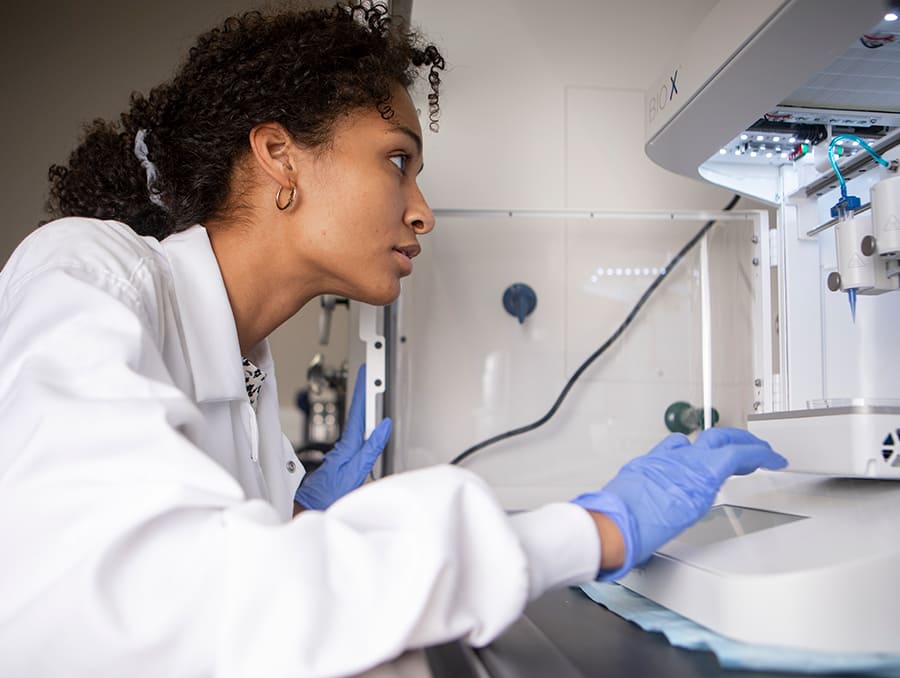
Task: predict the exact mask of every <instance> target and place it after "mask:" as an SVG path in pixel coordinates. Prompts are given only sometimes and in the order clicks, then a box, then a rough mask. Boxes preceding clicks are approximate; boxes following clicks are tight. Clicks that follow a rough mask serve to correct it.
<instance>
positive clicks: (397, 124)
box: [333, 85, 422, 150]
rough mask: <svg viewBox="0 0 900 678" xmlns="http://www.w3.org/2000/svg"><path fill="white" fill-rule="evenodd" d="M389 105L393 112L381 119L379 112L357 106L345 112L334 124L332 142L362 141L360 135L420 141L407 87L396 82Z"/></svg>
mask: <svg viewBox="0 0 900 678" xmlns="http://www.w3.org/2000/svg"><path fill="white" fill-rule="evenodd" d="M388 105H389V106H390V110H391V112H392V115H391V116H390V117H389V118H384V117H383V116H382V115H381V112H380V111H377V110H374V109H359V110H356V111H353V112H351V113H348V114H347V115H346V116H345V117H344V118H343V119H342V120H340V121H339V122H338V123H337V125H336V126H335V128H334V136H333V143H334V144H336V145H342V143H346V142H352V141H354V140H357V141H362V139H361V138H360V137H367V138H369V139H370V140H378V139H379V138H385V139H388V138H391V137H394V136H396V135H398V134H402V135H404V136H410V137H416V138H417V139H419V140H421V138H422V127H421V125H420V124H419V116H418V113H417V111H416V108H415V106H414V105H413V102H412V99H411V97H410V96H409V93H408V92H407V91H406V89H405V88H403V87H400V86H399V85H398V86H397V87H396V88H394V91H393V94H392V96H391V99H390V100H389V101H388ZM417 145H418V143H417ZM420 150H421V149H420Z"/></svg>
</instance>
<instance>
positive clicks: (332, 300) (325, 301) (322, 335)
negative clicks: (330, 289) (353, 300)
mask: <svg viewBox="0 0 900 678" xmlns="http://www.w3.org/2000/svg"><path fill="white" fill-rule="evenodd" d="M319 306H320V308H321V310H320V311H319V344H320V345H321V346H325V345H326V344H327V343H328V340H329V339H330V338H331V315H332V313H334V309H335V308H336V307H337V306H344V307H345V308H350V300H349V299H344V298H343V297H337V296H335V295H333V294H323V295H322V296H321V297H319Z"/></svg>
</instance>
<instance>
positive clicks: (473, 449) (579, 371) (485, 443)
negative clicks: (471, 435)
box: [450, 194, 741, 464]
mask: <svg viewBox="0 0 900 678" xmlns="http://www.w3.org/2000/svg"><path fill="white" fill-rule="evenodd" d="M740 197H741V196H739V195H737V194H735V196H734V197H733V198H732V199H731V201H730V202H729V203H728V204H727V205H726V206H725V207H724V208H722V211H723V212H727V211H730V210H731V209H732V208H733V207H734V206H735V205H736V204H737V201H738V200H740ZM715 223H716V222H715V219H713V220H711V221H707V222H706V223H705V224H704V225H703V228H701V229H700V230H699V231H697V233H696V235H694V237H693V238H691V239H690V240H688V242H687V244H685V246H684V247H682V248H681V250H680V251H679V252H678V254H676V255H675V256H674V257H672V259H671V261H669V263H668V264H666V266H665V268H663V269H662V271H661V272H660V274H659V275H658V276H656V279H655V280H654V281H653V282H652V283H650V287H648V288H647V290H646V291H645V292H644V293H643V294H642V295H641V298H640V299H638V302H637V303H636V304H635V305H634V307H633V308H632V309H631V311H630V312H629V313H628V315H627V316H626V317H625V320H624V321H623V322H622V324H621V325H619V327H618V328H617V329H616V331H615V332H613V333H612V335H610V337H609V339H607V340H606V341H605V342H604V343H603V345H602V346H601V347H600V348H598V349H597V350H596V351H594V352H593V353H592V354H591V355H590V357H589V358H588V359H587V360H585V361H584V362H583V363H581V365H580V366H579V368H578V369H577V370H575V373H574V374H573V375H572V376H571V377H569V381H568V382H566V385H565V386H564V387H563V390H562V391H561V392H560V394H559V397H558V398H557V399H556V402H555V403H553V407H551V408H550V409H549V410H548V411H547V414H545V415H544V416H543V417H541V418H540V419H538V420H537V421H535V422H532V423H531V424H528V425H526V426H520V427H519V428H514V429H512V430H510V431H506V432H505V433H499V434H497V435H495V436H493V437H491V438H488V439H487V440H482V441H481V442H480V443H477V444H475V445H472V447H470V448H468V449H467V450H465V451H464V452H461V453H460V454H458V455H456V456H455V457H454V458H453V459H452V460H451V461H450V463H451V464H459V463H460V462H462V461H463V460H464V459H466V458H468V457H470V456H472V455H473V454H475V453H476V452H478V451H479V450H483V449H484V448H485V447H487V446H488V445H493V444H494V443H499V442H500V441H501V440H506V439H507V438H512V437H514V436H518V435H521V434H523V433H528V432H529V431H533V430H534V429H536V428H538V427H540V426H543V425H544V424H546V423H547V422H548V421H549V420H550V417H552V416H553V415H554V414H556V411H557V410H558V409H559V406H560V405H562V402H563V400H565V398H566V396H567V395H569V391H570V390H572V386H574V385H575V382H576V381H578V378H579V377H580V376H581V375H582V374H583V373H584V371H585V370H586V369H587V368H588V367H590V365H591V363H593V362H594V361H595V360H596V359H597V358H599V357H600V356H601V355H603V354H604V353H605V352H606V350H607V349H608V348H609V347H610V346H612V345H613V344H614V343H615V341H616V340H617V339H618V338H619V337H620V336H622V333H623V332H624V331H625V330H626V329H627V328H628V326H629V325H630V324H631V322H632V321H633V320H634V318H635V316H637V314H638V311H640V310H641V308H642V307H643V306H644V304H646V303H647V300H648V299H649V298H650V296H651V295H652V294H653V293H654V292H655V291H656V288H657V287H659V286H660V285H661V284H662V281H663V280H665V278H666V276H668V275H669V273H671V272H672V269H673V268H675V267H676V266H677V265H678V263H679V262H680V261H681V260H682V259H683V258H684V255H685V254H687V253H688V252H690V251H691V249H692V248H693V247H694V245H696V244H697V243H698V242H699V241H700V239H701V238H702V237H703V236H704V235H706V234H707V232H709V229H711V228H712V227H713V224H715Z"/></svg>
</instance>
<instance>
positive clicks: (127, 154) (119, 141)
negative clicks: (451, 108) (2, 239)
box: [47, 2, 444, 238]
mask: <svg viewBox="0 0 900 678" xmlns="http://www.w3.org/2000/svg"><path fill="white" fill-rule="evenodd" d="M423 67H427V68H428V81H429V84H430V93H429V95H428V102H429V111H428V115H429V121H430V127H431V128H432V130H434V131H436V129H437V118H438V113H439V109H438V89H439V86H440V82H441V79H440V73H439V71H440V70H443V69H444V59H443V57H442V56H441V54H440V53H439V51H438V50H437V48H436V47H435V46H434V45H431V44H424V43H423V41H422V39H421V38H420V36H418V35H417V34H416V33H414V32H411V31H407V30H405V29H404V28H403V27H402V26H400V25H398V24H397V23H396V22H393V21H392V20H391V17H390V16H389V15H388V14H387V10H385V8H384V7H382V6H381V5H377V4H370V3H369V2H364V3H363V4H355V5H346V4H338V5H336V6H334V7H332V8H330V9H307V10H294V11H286V12H279V13H275V14H270V15H266V14H263V13H261V12H248V13H246V14H242V15H240V16H237V17H231V18H229V19H227V20H226V21H225V22H224V24H223V25H222V26H221V27H219V28H215V29H213V30H211V31H209V32H207V33H206V34H204V35H202V36H201V37H200V38H199V39H198V40H197V43H196V44H195V46H194V47H193V48H192V49H191V50H190V52H189V55H188V57H187V59H186V60H185V62H184V63H183V64H182V66H181V68H180V69H179V71H178V72H177V74H176V75H175V77H174V78H173V79H172V81H171V82H169V83H165V84H163V85H160V86H158V87H155V88H154V89H152V90H151V91H150V94H149V95H148V96H144V95H142V94H141V93H138V92H135V93H133V94H132V95H131V105H130V109H129V110H128V111H126V112H125V113H123V114H122V115H121V118H120V120H119V121H117V122H111V121H106V120H95V121H93V122H92V123H90V124H88V125H86V126H85V131H84V138H83V140H82V142H81V144H80V145H79V146H78V147H77V148H76V149H75V151H73V152H72V154H71V156H70V157H69V162H68V165H67V166H60V165H54V166H52V167H51V168H50V172H49V177H50V183H51V188H50V197H49V199H48V202H47V209H48V211H49V213H50V214H51V216H53V217H61V216H82V217H96V218H99V219H114V220H117V221H122V222H124V223H126V224H128V225H129V226H131V227H132V228H133V229H134V230H135V231H136V232H138V233H139V234H141V235H150V236H153V237H156V238H163V237H165V236H167V235H169V234H171V233H174V232H176V231H178V230H181V229H184V228H187V227H189V226H191V225H192V224H195V223H202V222H203V221H205V220H208V219H210V218H211V217H213V216H217V215H219V214H220V212H221V211H222V210H223V208H224V207H225V203H226V200H227V198H228V191H229V182H230V179H231V175H232V172H233V170H234V168H235V166H236V163H237V162H238V161H239V160H241V158H242V157H243V156H244V155H245V154H246V153H247V152H249V142H248V134H249V132H250V130H251V129H252V128H253V127H254V126H256V125H258V124H260V123H263V122H278V123H280V124H282V125H283V126H284V127H285V129H287V130H288V132H289V133H290V134H291V135H292V136H293V137H294V138H295V140H297V141H298V142H299V143H302V144H304V145H306V146H308V147H310V148H320V147H323V146H324V145H326V144H327V143H328V142H329V141H330V140H331V138H332V132H333V128H334V125H335V123H336V122H337V120H338V119H339V118H341V117H342V116H344V115H346V114H347V113H349V112H351V111H354V110H358V109H364V108H369V109H375V110H378V111H379V112H380V113H381V115H382V117H384V118H385V119H389V118H390V117H391V116H392V115H393V111H392V110H391V107H390V103H389V102H390V95H391V88H392V87H394V86H395V85H397V84H400V85H402V86H404V87H409V86H410V85H411V84H412V83H413V82H414V81H415V79H416V77H417V75H418V73H419V69H421V68H423ZM140 130H144V132H143V133H142V134H141V135H140V136H142V137H145V139H146V148H147V149H148V151H149V154H148V159H149V161H150V162H152V163H153V165H155V166H156V169H157V171H158V175H157V177H156V180H155V181H154V182H153V185H152V190H151V188H148V178H147V172H146V170H145V167H144V166H143V165H142V162H141V161H140V160H139V159H138V157H137V156H136V154H135V141H136V136H137V135H138V133H139V131H140Z"/></svg>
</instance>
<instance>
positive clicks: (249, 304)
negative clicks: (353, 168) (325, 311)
mask: <svg viewBox="0 0 900 678" xmlns="http://www.w3.org/2000/svg"><path fill="white" fill-rule="evenodd" d="M208 232H209V239H210V243H211V245H212V249H213V252H214V253H215V256H216V260H217V261H218V263H219V269H220V270H221V272H222V279H223V280H224V282H225V290H226V292H227V293H228V301H229V302H230V304H231V310H232V313H233V314H234V323H235V327H236V328H237V335H238V342H239V344H240V348H241V355H243V356H246V355H247V354H248V353H249V352H250V351H251V350H252V349H253V348H254V347H255V346H256V345H257V344H259V343H260V342H261V341H262V340H263V339H265V338H266V337H268V336H269V335H270V334H271V333H272V332H273V331H274V330H275V329H276V328H277V327H278V326H279V325H281V324H282V323H283V322H284V321H285V320H287V319H288V318H290V317H291V316H293V315H294V314H295V313H297V311H299V310H300V309H301V308H302V307H303V306H304V305H305V304H306V303H307V302H308V301H310V300H311V299H312V298H313V297H315V296H318V295H319V294H321V293H322V292H321V291H318V290H316V289H315V288H314V287H313V285H311V284H309V283H308V282H306V281H304V278H303V275H302V271H299V272H298V271H297V270H296V268H297V266H296V261H295V262H294V266H293V268H294V269H295V270H288V266H287V258H285V259H283V260H282V259H281V258H280V257H279V254H282V253H283V250H279V248H277V247H273V246H272V245H273V242H270V240H269V238H267V237H266V235H265V229H254V228H252V227H251V226H245V225H243V224H221V223H219V224H214V225H211V226H208ZM257 234H260V235H257Z"/></svg>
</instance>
